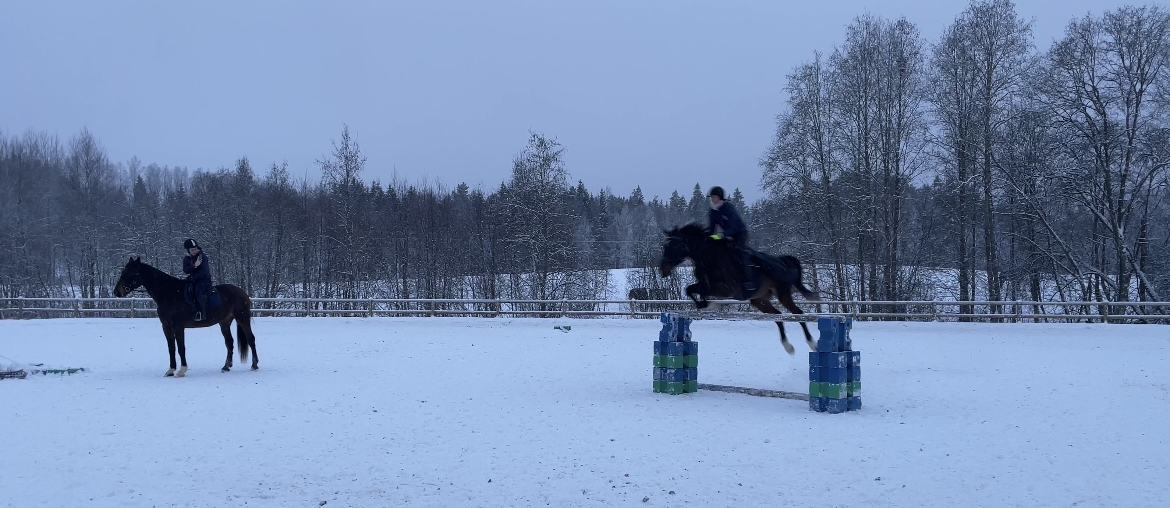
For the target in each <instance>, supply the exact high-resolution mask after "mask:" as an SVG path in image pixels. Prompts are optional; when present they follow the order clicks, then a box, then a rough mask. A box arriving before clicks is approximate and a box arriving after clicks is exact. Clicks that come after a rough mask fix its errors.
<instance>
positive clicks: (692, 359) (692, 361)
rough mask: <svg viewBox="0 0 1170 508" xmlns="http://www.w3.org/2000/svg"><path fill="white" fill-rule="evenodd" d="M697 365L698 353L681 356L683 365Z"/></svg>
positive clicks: (687, 366) (692, 366)
mask: <svg viewBox="0 0 1170 508" xmlns="http://www.w3.org/2000/svg"><path fill="white" fill-rule="evenodd" d="M698 366H699V355H686V356H684V357H683V367H686V368H688V369H689V368H694V367H698Z"/></svg>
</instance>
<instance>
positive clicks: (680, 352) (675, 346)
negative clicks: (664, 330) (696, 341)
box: [666, 342, 687, 356]
mask: <svg viewBox="0 0 1170 508" xmlns="http://www.w3.org/2000/svg"><path fill="white" fill-rule="evenodd" d="M686 353H687V346H686V344H684V343H682V342H667V343H666V356H684V355H686Z"/></svg>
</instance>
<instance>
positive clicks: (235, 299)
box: [114, 257, 260, 377]
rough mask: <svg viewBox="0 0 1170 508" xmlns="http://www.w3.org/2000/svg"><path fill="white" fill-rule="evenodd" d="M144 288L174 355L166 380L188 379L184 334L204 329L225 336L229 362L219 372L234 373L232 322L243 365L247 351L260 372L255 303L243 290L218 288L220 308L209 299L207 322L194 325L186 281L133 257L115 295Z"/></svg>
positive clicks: (228, 286)
mask: <svg viewBox="0 0 1170 508" xmlns="http://www.w3.org/2000/svg"><path fill="white" fill-rule="evenodd" d="M139 287H143V288H145V289H146V292H147V293H148V294H150V298H151V299H153V300H154V303H155V304H156V305H157V307H158V319H159V321H162V329H163V335H165V336H166V338H167V350H168V351H169V352H170V355H171V368H170V369H168V370H167V372H166V374H164V376H166V377H171V376H174V377H184V376H186V375H187V346H186V340H185V338H184V330H185V329H187V328H204V327H208V326H212V325H215V324H218V325H219V331H220V332H222V333H223V342H224V345H225V346H227V360H226V361H225V362H224V364H223V368H222V369H220V372H228V371H230V370H231V369H232V332H231V325H232V320H235V321H236V336H237V338H238V339H239V345H240V362H241V363H243V362H246V361H248V350H249V348H250V349H251V351H252V370H257V369H259V368H260V357H259V356H257V355H256V336H255V335H254V334H252V299H251V298H250V297H249V296H248V293H246V292H244V290H243V289H240V288H239V287H236V286H233V285H231V284H219V285H217V286H215V289H214V291H215V292H216V293H218V295H219V299H220V305H218V306H215V305H214V301H212V300H213V299H212V298H208V307H210V308H208V309H204V313H205V314H206V316H205V317H206V318H207V319H204V320H203V321H195V319H194V317H195V309H194V308H193V307H192V305H191V303H190V302H188V301H187V299H186V298H185V291H187V288H188V284H187V281H185V280H183V279H179V278H177V277H173V276H171V275H170V274H168V273H166V272H164V271H162V270H159V269H158V268H155V267H153V266H150V265H148V264H146V263H143V262H142V258H141V257H137V258H135V257H131V258H130V261H129V262H128V263H126V267H125V268H123V269H122V275H121V276H119V277H118V282H117V283H115V284H114V295H115V296H117V297H119V298H122V297H125V296H127V295H129V294H130V292H131V291H134V290H135V289H138V288H139ZM176 345H177V346H178V349H179V359H180V361H181V366H180V367H179V370H178V371H177V372H176V371H175V347H176Z"/></svg>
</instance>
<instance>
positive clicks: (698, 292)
mask: <svg viewBox="0 0 1170 508" xmlns="http://www.w3.org/2000/svg"><path fill="white" fill-rule="evenodd" d="M687 296H688V297H690V299H691V301H693V302H695V308H697V309H706V308H707V306H708V305H711V302H708V301H707V299H706V298H704V297H703V288H702V286H701V285H699V284H698V283H695V284H691V285H689V286H687Z"/></svg>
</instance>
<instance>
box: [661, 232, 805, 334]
mask: <svg viewBox="0 0 1170 508" xmlns="http://www.w3.org/2000/svg"><path fill="white" fill-rule="evenodd" d="M663 233H665V234H666V242H665V243H664V244H663V247H662V258H661V262H660V263H659V267H658V268H659V272H660V274H661V275H662V276H663V277H668V276H670V274H671V272H673V271H674V268H675V267H676V266H678V265H680V264H682V262H683V261H684V260H686V259H688V258H689V259H690V260H691V261H692V262H693V263H694V275H695V280H696V281H697V282H696V283H695V284H691V285H689V286H687V288H686V294H687V296H689V297H690V298H691V300H692V301H694V302H695V307H696V308H699V309H704V308H706V307H707V305H709V302H707V298H708V297H713V298H729V299H734V300H749V301H750V302H751V304H752V306H753V307H755V308H756V309H759V311H760V312H763V313H765V314H780V310H779V309H777V308H776V307H775V306H773V305H772V302H771V298H772V296H775V297H776V299H777V300H779V301H780V304H781V305H783V306H784V308H786V309H788V311H789V312H791V313H793V314H804V311H802V310H800V307H797V306H796V302H794V301H793V300H792V293H793V290H796V291H799V292H800V294H801V295H802V296H804V298H805V299H807V300H814V301H815V300H820V296H819V295H817V293H815V292H813V291H811V290H809V289H808V288H807V287H805V286H804V282H803V281H802V276H803V269H802V268H801V265H800V260H799V259H796V257H794V256H788V255H785V256H772V255H770V254H765V253H762V252H757V251H755V250H753V249H747V250H748V257H749V259H750V260H751V261H750V262H751V264H752V265H753V268H754V271H755V274H756V277H757V278H758V279H759V284H758V285H757V289H756V290H755V291H753V292H752V293H751V294H745V292H744V288H743V282H744V281H742V280H741V279H742V278H743V270H741V269H740V266H739V265H740V264H741V263H742V262H743V261H742V259H743V258H742V256H740V255H739V253H737V252H735V249H734V247H732V246H731V245H730V242H727V241H723V240H714V239H712V238H710V236H709V235H708V233H707V232H706V229H705V228H703V227H702V226H700V225H698V224H695V223H690V224H687V225H685V226H683V227H681V228H678V227H676V228H674V229H672V230H663ZM776 326H777V327H778V328H779V329H780V344H781V345H783V346H784V351H787V352H788V354H790V355H795V354H796V350H795V349H794V348H793V347H792V344H789V343H788V336H787V335H786V334H785V333H784V323H783V322H781V321H780V320H777V321H776ZM800 328H801V329H803V330H804V340H805V343H807V344H808V347H809V350H812V351H816V349H817V345H816V342H815V341H813V338H812V334H811V333H809V331H808V325H807V324H805V322H804V321H801V322H800Z"/></svg>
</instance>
